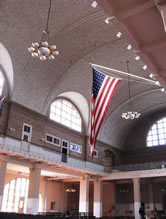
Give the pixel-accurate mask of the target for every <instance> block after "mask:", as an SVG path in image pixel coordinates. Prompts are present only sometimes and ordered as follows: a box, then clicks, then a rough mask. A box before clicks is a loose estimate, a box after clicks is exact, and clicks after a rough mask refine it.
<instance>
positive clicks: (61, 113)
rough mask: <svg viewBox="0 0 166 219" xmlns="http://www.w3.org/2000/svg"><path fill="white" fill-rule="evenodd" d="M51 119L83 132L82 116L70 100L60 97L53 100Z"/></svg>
mask: <svg viewBox="0 0 166 219" xmlns="http://www.w3.org/2000/svg"><path fill="white" fill-rule="evenodd" d="M50 119H52V120H54V121H56V122H59V123H61V124H63V125H65V126H67V127H70V128H72V129H75V130H77V131H79V132H81V117H80V115H79V113H78V112H77V110H76V109H75V107H74V106H73V105H72V104H71V103H70V102H69V101H66V100H63V99H58V100H56V101H55V102H53V103H52V104H51V107H50Z"/></svg>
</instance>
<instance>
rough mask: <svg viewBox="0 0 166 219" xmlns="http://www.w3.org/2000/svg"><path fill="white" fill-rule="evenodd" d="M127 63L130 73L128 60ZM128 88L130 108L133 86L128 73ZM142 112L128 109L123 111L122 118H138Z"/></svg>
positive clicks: (129, 105) (129, 106) (129, 107)
mask: <svg viewBox="0 0 166 219" xmlns="http://www.w3.org/2000/svg"><path fill="white" fill-rule="evenodd" d="M126 63H127V72H128V73H129V61H127V62H126ZM128 89H129V94H128V95H129V99H128V109H129V110H130V109H131V102H130V99H131V87H130V78H129V75H128ZM140 115H141V114H140V113H138V112H136V111H127V112H124V113H122V115H121V116H122V118H123V119H138V118H139V117H140Z"/></svg>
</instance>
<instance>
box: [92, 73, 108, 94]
mask: <svg viewBox="0 0 166 219" xmlns="http://www.w3.org/2000/svg"><path fill="white" fill-rule="evenodd" d="M104 78H105V75H103V74H101V73H100V72H98V71H96V70H94V69H93V87H92V91H93V96H94V98H96V97H97V95H98V93H99V90H100V88H101V85H102V83H103V81H104Z"/></svg>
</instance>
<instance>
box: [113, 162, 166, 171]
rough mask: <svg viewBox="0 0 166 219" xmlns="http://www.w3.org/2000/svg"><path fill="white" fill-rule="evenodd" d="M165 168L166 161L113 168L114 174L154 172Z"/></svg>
mask: <svg viewBox="0 0 166 219" xmlns="http://www.w3.org/2000/svg"><path fill="white" fill-rule="evenodd" d="M163 168H166V160H165V161H156V162H146V163H136V164H124V165H117V166H112V172H128V171H138V170H152V169H163Z"/></svg>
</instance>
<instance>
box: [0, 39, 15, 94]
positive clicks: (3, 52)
mask: <svg viewBox="0 0 166 219" xmlns="http://www.w3.org/2000/svg"><path fill="white" fill-rule="evenodd" d="M0 71H1V72H2V74H3V76H4V78H5V83H4V86H5V87H4V91H5V94H4V95H6V96H8V97H9V98H11V97H12V94H13V86H14V72H13V65H12V60H11V57H10V55H9V53H8V51H7V49H6V48H5V47H4V45H3V44H2V43H0Z"/></svg>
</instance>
